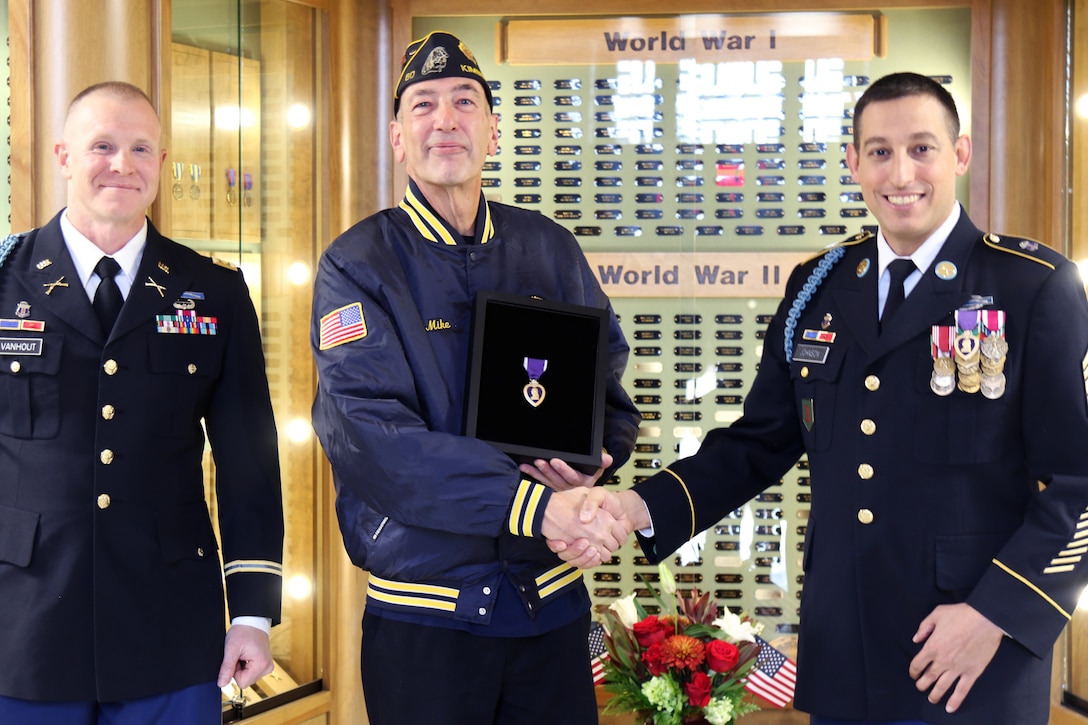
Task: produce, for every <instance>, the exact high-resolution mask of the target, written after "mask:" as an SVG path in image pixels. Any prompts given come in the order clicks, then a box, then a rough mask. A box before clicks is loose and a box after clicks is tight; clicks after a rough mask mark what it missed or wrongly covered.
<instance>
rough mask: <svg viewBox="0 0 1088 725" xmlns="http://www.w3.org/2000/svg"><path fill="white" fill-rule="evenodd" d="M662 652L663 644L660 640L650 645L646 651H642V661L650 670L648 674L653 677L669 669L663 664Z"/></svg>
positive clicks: (663, 649)
mask: <svg viewBox="0 0 1088 725" xmlns="http://www.w3.org/2000/svg"><path fill="white" fill-rule="evenodd" d="M664 654H665V645H663V644H662V643H661V642H656V643H654V644H652V645H650V646H649V647H648V648H647V649H646V651H645V652H643V653H642V661H643V662H645V663H646V667H647V669H649V670H650V674H651V675H653V676H654V677H657V676H658V675H663V674H665V673H666V672H668V671H669V666H668V665H666V664H665V662H664V659H663V655H664Z"/></svg>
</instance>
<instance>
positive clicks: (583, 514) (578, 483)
mask: <svg viewBox="0 0 1088 725" xmlns="http://www.w3.org/2000/svg"><path fill="white" fill-rule="evenodd" d="M611 465H612V456H610V455H609V454H607V453H605V454H604V456H603V458H602V461H601V468H599V469H597V471H595V472H594V473H592V474H585V473H581V472H580V471H577V470H575V469H574V468H572V467H571V466H569V465H567V464H566V463H564V462H563V461H561V460H559V459H555V458H553V459H551V460H550V461H544V460H538V461H535V465H528V464H522V465H521V466H520V469H521V472H522V473H524V474H526V475H528V476H531V477H532V478H534V479H536V480H537V481H539V482H541V483H543V484H544V485H546V486H548V487H549V488H551V489H552V490H553V491H554V492H555V493H553V494H552V496H551V499H550V500H549V501H548V507H547V509H546V510H545V512H544V525H543V528H542V531H543V534H544V537H545V538H546V539H547V540H548V548H550V549H551V550H552V551H554V552H555V553H556V554H558V555H559V558H560V559H562V560H563V561H565V562H567V563H568V564H571V565H573V566H576V567H578V568H580V569H588V568H591V567H594V566H597V565H598V564H601V563H602V562H605V561H608V560H609V559H610V558H611V557H612V553H613V552H615V551H616V550H617V549H619V548H620V547H621V546H623V544H624V542H626V541H627V537H629V536H630V535H631V533H632V532H633V531H637V530H640V529H645V528H648V527H649V526H650V515H649V512H648V511H647V510H646V505H645V504H644V503H643V502H642V499H641V498H640V497H639V495H638V494H636V493H635V492H634V491H618V492H617V491H609V490H607V489H605V488H603V487H600V486H596V485H595V484H596V482H597V479H599V478H600V476H601V474H602V473H604V471H605V470H607V469H608V467H609V466H611Z"/></svg>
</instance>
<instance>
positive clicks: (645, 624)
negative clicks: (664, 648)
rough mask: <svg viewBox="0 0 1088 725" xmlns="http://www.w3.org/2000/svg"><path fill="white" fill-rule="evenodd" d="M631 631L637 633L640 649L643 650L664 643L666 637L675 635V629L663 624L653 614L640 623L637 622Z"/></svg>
mask: <svg viewBox="0 0 1088 725" xmlns="http://www.w3.org/2000/svg"><path fill="white" fill-rule="evenodd" d="M631 630H632V631H633V632H634V633H635V639H636V640H638V645H639V647H642V648H647V647H649V646H650V645H652V644H657V643H658V642H663V641H664V640H665V638H666V637H668V636H669V635H670V634H672V633H673V628H672V627H671V626H670V625H668V624H666V623H664V622H662V621H661V620H660V619H659V618H658V617H657V615H655V614H651V615H650V616H649V617H646V619H643V620H642V621H640V622H635V626H634V627H632V628H631Z"/></svg>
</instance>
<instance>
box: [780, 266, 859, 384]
mask: <svg viewBox="0 0 1088 725" xmlns="http://www.w3.org/2000/svg"><path fill="white" fill-rule="evenodd" d="M844 254H846V248H845V247H835V248H834V249H832V250H831V251H830V252H828V253H827V254H825V255H824V256H823V259H821V260H820V263H819V264H817V265H816V269H814V270H812V274H810V275H809V276H808V280H806V281H805V284H804V286H803V287H801V291H800V292H798V293H797V298H796V299H795V300H794V301H793V305H791V306H790V312H789V314H788V315H787V316H786V329H785V332H784V333H783V334H784V337H785V341H784V347H785V350H786V362H787V363H789V362H791V361H792V360H793V333H794V331H795V330H796V329H797V319H798V318H799V317H800V316H801V312H802V311H803V310H804V309H805V305H807V304H808V301H809V300H810V299H812V295H814V294H815V293H816V289H817V288H818V287H819V286H820V284H821V283H822V282H823V281H824V279H825V278H826V277H827V273H828V272H830V271H831V268H832V267H834V266H835V263H836V262H838V261H839V260H840V259H842V257H843V255H844Z"/></svg>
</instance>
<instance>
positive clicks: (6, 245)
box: [0, 234, 23, 267]
mask: <svg viewBox="0 0 1088 725" xmlns="http://www.w3.org/2000/svg"><path fill="white" fill-rule="evenodd" d="M22 236H23V235H21V234H9V235H8V236H7V238H6V239H4V241H2V242H0V267H3V266H4V260H6V259H7V258H8V255H9V254H11V250H13V249H15V245H16V244H18V243H19V240H20V239H22Z"/></svg>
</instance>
